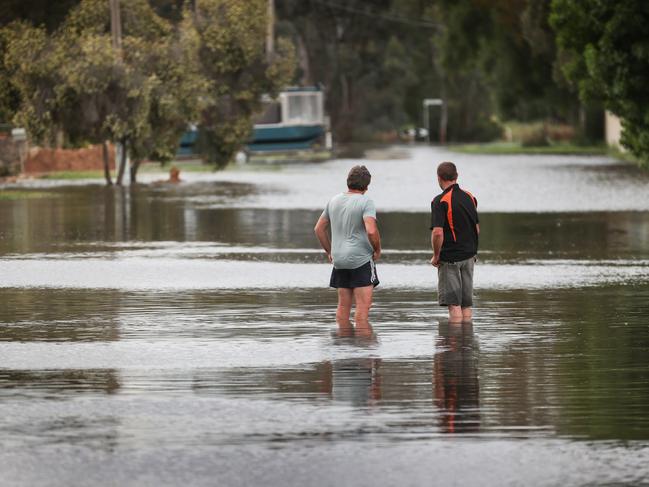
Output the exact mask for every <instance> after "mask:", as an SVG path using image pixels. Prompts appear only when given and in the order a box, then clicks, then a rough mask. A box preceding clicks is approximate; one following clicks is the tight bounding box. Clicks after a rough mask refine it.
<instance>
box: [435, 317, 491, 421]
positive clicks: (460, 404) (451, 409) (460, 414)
mask: <svg viewBox="0 0 649 487" xmlns="http://www.w3.org/2000/svg"><path fill="white" fill-rule="evenodd" d="M436 348H437V352H436V353H435V357H434V362H433V393H434V398H435V405H436V406H437V407H438V408H439V409H440V415H439V418H440V428H441V429H442V431H443V432H445V433H467V432H475V431H478V430H479V429H480V387H479V383H478V366H477V342H476V340H475V338H474V335H473V324H472V323H470V322H468V323H448V322H440V324H439V336H438V338H437V343H436Z"/></svg>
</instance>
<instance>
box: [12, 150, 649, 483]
mask: <svg viewBox="0 0 649 487" xmlns="http://www.w3.org/2000/svg"><path fill="white" fill-rule="evenodd" d="M409 154H410V156H411V157H410V158H407V159H400V160H395V161H389V160H381V161H364V163H366V164H367V165H368V167H369V168H370V170H371V171H372V173H373V175H374V181H373V183H372V186H371V188H370V189H371V191H370V194H371V196H372V197H373V198H374V199H375V201H376V203H377V207H378V209H379V222H380V227H381V231H382V234H383V238H384V246H385V247H386V250H385V255H384V258H383V260H382V262H381V263H380V265H379V267H378V272H379V277H380V278H381V286H380V287H379V289H378V290H377V293H376V297H375V301H376V304H375V306H374V308H373V310H372V316H371V317H372V322H373V326H374V332H375V334H374V336H373V337H370V338H362V337H356V338H353V337H352V338H349V337H339V336H338V335H337V333H336V327H335V323H334V308H335V302H336V300H335V295H334V294H333V292H332V291H331V290H329V289H328V288H327V287H326V285H327V282H328V273H329V267H328V266H327V265H326V264H324V263H323V259H322V256H321V254H320V252H319V251H318V249H317V242H316V241H315V239H314V237H313V235H312V227H313V224H314V222H315V220H316V219H317V217H318V215H319V209H320V207H321V206H322V205H323V204H324V202H326V200H327V199H328V197H329V196H331V195H332V194H333V193H335V192H337V191H340V190H342V189H343V187H344V178H345V173H346V170H347V169H348V168H349V166H350V165H352V164H353V162H354V161H349V160H340V161H332V162H328V163H324V164H317V165H291V166H285V167H276V166H272V167H251V168H237V169H235V170H232V171H227V172H224V173H214V174H206V175H199V174H187V175H186V180H187V181H186V183H185V184H182V185H180V186H173V187H170V186H165V185H154V186H141V187H137V188H127V189H123V190H120V189H106V188H103V187H101V186H100V185H98V184H93V183H88V182H84V183H83V184H79V183H74V184H69V183H65V184H61V183H56V182H50V181H48V182H46V183H43V182H34V183H28V184H27V186H26V187H25V186H24V187H22V188H20V191H21V193H20V195H21V196H20V198H17V197H16V198H5V199H3V198H0V222H1V226H0V413H1V414H0V484H2V485H3V486H4V485H29V486H31V485H62V486H63V485H64V486H71V485H80V486H81V485H152V486H153V485H156V486H157V485H179V484H181V483H185V484H188V485H300V486H302V485H332V486H334V485H336V486H339V485H368V486H369V485H372V486H376V485H426V484H430V483H431V482H433V483H444V484H450V485H467V484H468V485H560V484H563V485H621V484H625V485H642V484H647V485H649V467H648V465H649V413H647V411H649V327H647V323H648V320H647V312H648V311H649V306H648V304H647V303H649V196H648V195H649V191H647V189H648V186H649V184H648V183H649V178H647V176H646V175H644V174H643V173H640V172H638V171H637V170H636V169H634V168H633V167H630V166H626V165H620V164H617V163H614V162H613V161H611V160H608V159H603V158H586V157H482V156H468V155H462V156H458V155H452V154H449V153H447V152H444V151H441V150H437V149H423V148H415V149H412V150H410V152H409ZM445 159H453V160H455V161H456V162H457V163H458V165H459V169H460V173H461V178H462V181H461V182H463V183H464V184H465V185H466V187H468V188H469V189H471V191H472V192H473V193H474V194H476V196H477V197H478V199H479V203H480V209H481V210H482V214H481V227H482V234H481V254H480V262H479V266H478V267H476V313H475V319H474V322H473V324H472V325H464V326H457V325H449V324H448V323H447V322H446V320H445V318H444V314H445V310H444V309H442V308H439V307H438V306H436V305H435V301H434V299H435V294H434V287H435V282H436V279H435V275H434V272H433V271H432V269H431V268H430V267H429V266H428V265H426V262H427V259H428V258H429V251H428V250H427V249H428V245H429V230H428V220H429V217H428V214H427V211H428V209H429V205H430V199H431V197H432V196H434V194H435V193H436V189H435V187H434V185H433V183H432V175H433V173H434V168H435V166H436V163H437V162H438V161H440V160H445ZM183 175H184V174H183ZM155 177H156V176H151V178H152V179H153V178H155ZM0 191H6V192H11V191H13V189H11V188H8V189H4V190H0ZM30 192H31V193H33V196H34V197H30V196H29V194H30Z"/></svg>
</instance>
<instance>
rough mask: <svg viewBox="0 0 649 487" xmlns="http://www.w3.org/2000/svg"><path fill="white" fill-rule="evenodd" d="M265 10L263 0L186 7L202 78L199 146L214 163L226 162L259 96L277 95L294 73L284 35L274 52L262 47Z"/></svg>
mask: <svg viewBox="0 0 649 487" xmlns="http://www.w3.org/2000/svg"><path fill="white" fill-rule="evenodd" d="M266 12H267V10H266V0H247V1H246V2H241V1H239V0H196V2H195V8H194V9H193V11H191V12H190V11H186V19H185V29H187V30H189V29H191V30H192V33H191V34H189V33H188V34H187V35H188V36H190V35H191V36H192V38H195V39H197V41H198V59H199V60H200V71H201V73H202V76H203V78H204V80H205V82H206V91H205V92H204V93H203V95H202V100H203V102H204V103H205V105H206V106H205V107H204V109H203V110H202V113H201V116H200V120H199V139H198V148H199V150H200V151H201V153H202V155H203V157H204V158H205V160H206V161H207V162H209V163H211V164H215V165H216V166H217V167H223V166H224V165H226V164H227V163H229V162H230V161H231V160H232V157H233V155H234V154H235V153H236V151H237V150H238V149H239V148H240V147H241V146H242V145H243V144H244V143H245V141H246V139H247V138H248V137H249V135H250V132H251V129H252V117H253V115H254V114H255V113H256V112H257V111H259V109H260V107H261V97H262V95H263V94H268V95H271V96H273V95H276V94H277V92H278V91H279V89H281V88H282V87H284V86H285V85H286V84H287V83H289V82H290V81H291V79H292V78H293V72H294V66H295V60H294V52H293V46H292V45H291V44H290V43H289V42H288V41H287V40H285V39H279V41H278V42H277V44H276V52H274V53H266V52H265V51H264V39H265V36H266V29H267V18H266ZM190 15H191V19H192V22H191V23H190V22H189V19H188V18H187V17H188V16H190Z"/></svg>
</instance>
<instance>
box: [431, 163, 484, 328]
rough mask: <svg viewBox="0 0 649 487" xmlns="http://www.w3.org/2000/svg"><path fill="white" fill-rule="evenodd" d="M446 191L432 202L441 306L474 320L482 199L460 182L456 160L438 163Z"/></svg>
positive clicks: (452, 317) (451, 315)
mask: <svg viewBox="0 0 649 487" xmlns="http://www.w3.org/2000/svg"><path fill="white" fill-rule="evenodd" d="M437 182H438V183H439V186H440V188H442V194H440V195H437V196H436V197H435V199H434V200H433V201H432V203H431V205H430V206H431V213H432V217H431V225H430V229H431V230H432V233H431V237H430V239H431V244H432V247H433V258H432V259H431V260H430V263H431V264H433V265H434V266H435V267H437V270H438V271H437V275H438V284H437V287H438V289H437V291H438V296H439V304H440V306H448V314H449V319H450V320H451V321H454V322H458V321H462V320H470V319H471V317H472V315H471V306H473V264H474V263H475V260H476V254H477V253H478V234H479V233H480V224H479V220H478V200H476V199H475V198H474V196H473V195H472V194H471V193H469V192H468V191H464V190H463V189H460V186H459V185H458V184H457V168H456V167H455V164H453V163H452V162H442V163H441V164H440V165H439V166H438V167H437Z"/></svg>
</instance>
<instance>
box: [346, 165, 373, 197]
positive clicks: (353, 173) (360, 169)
mask: <svg viewBox="0 0 649 487" xmlns="http://www.w3.org/2000/svg"><path fill="white" fill-rule="evenodd" d="M371 180H372V175H371V174H370V172H369V171H368V170H367V168H366V167H365V166H354V167H352V168H351V169H350V170H349V174H348V175H347V187H348V188H349V189H355V190H356V191H365V190H367V187H368V186H369V185H370V181H371Z"/></svg>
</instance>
